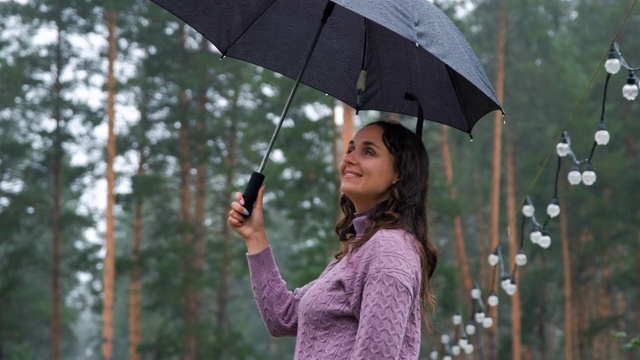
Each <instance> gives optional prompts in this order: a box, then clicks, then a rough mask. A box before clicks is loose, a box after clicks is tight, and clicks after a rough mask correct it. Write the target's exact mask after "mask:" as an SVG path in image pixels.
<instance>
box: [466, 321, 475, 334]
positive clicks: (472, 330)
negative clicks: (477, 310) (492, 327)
mask: <svg viewBox="0 0 640 360" xmlns="http://www.w3.org/2000/svg"><path fill="white" fill-rule="evenodd" d="M464 330H465V332H466V333H467V334H469V335H473V334H475V333H476V327H475V325H473V324H467V326H465V328H464Z"/></svg>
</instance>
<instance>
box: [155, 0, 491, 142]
mask: <svg viewBox="0 0 640 360" xmlns="http://www.w3.org/2000/svg"><path fill="white" fill-rule="evenodd" d="M153 2H155V3H157V4H158V5H160V6H161V7H163V8H165V9H166V10H168V11H170V12H171V13H173V14H174V15H176V16H177V17H178V18H180V19H182V20H183V21H185V22H186V23H187V24H188V25H190V26H191V27H193V28H194V29H195V30H196V31H198V32H199V33H201V34H202V35H203V36H205V37H206V38H207V39H208V40H209V41H211V42H212V43H213V44H214V45H215V46H216V48H217V49H218V50H219V51H220V52H221V53H222V54H223V55H224V56H230V57H233V58H237V59H241V60H245V61H248V62H251V63H254V64H256V65H259V66H262V67H264V68H267V69H270V70H272V71H275V72H278V73H281V74H283V75H285V76H287V77H290V78H293V79H295V78H296V76H297V75H298V74H299V71H300V69H301V68H302V66H303V64H304V61H305V58H306V56H307V55H308V54H309V44H310V43H311V41H312V39H313V38H314V34H315V33H316V31H317V25H318V24H319V22H320V20H321V19H322V17H323V11H324V9H325V6H326V5H327V1H326V0H287V1H277V0H216V1H204V0H181V1H175V0H153ZM333 2H334V3H335V4H337V5H338V6H336V7H335V9H334V10H333V12H332V14H331V15H330V17H329V18H328V20H327V21H326V25H325V26H324V29H323V30H322V34H321V35H320V37H319V39H318V42H317V44H316V45H315V48H314V49H313V50H312V52H311V54H310V58H309V62H308V66H307V68H306V70H305V72H304V74H303V75H302V78H301V82H302V83H304V84H306V85H309V86H311V87H313V88H316V89H318V90H320V91H322V92H324V93H327V94H329V95H331V96H333V97H335V98H337V99H340V100H341V101H343V102H345V103H347V104H349V105H351V106H352V107H354V108H356V109H357V110H381V111H387V112H395V113H400V114H406V115H411V116H418V115H419V113H418V106H417V104H416V100H417V102H418V103H419V104H420V105H421V106H422V109H423V113H424V117H425V118H426V119H427V120H431V121H436V122H439V123H442V124H446V125H450V126H452V127H454V128H456V129H459V130H462V131H464V132H466V133H471V130H472V128H473V126H474V125H475V123H476V122H477V121H478V120H479V119H480V118H481V117H483V116H484V115H486V114H487V113H488V112H490V111H493V110H502V107H501V105H500V103H499V101H498V99H497V97H496V95H495V92H494V90H493V88H492V86H491V84H490V82H489V80H488V79H487V76H486V74H485V72H484V69H483V67H482V65H481V64H480V61H479V60H478V58H477V56H476V55H475V53H474V52H473V50H472V49H471V47H470V46H469V44H468V42H467V41H466V39H465V37H464V36H463V35H462V33H461V32H460V31H459V29H458V28H457V27H456V26H455V24H453V22H452V21H451V20H450V19H449V17H447V15H446V14H444V13H443V12H442V11H441V10H440V9H439V8H438V7H436V6H435V5H433V4H432V3H430V2H429V1H427V0H394V1H384V0H377V1H376V0H334V1H333ZM363 71H364V72H366V77H364V76H363V75H364V73H363ZM361 74H363V75H361ZM358 85H360V86H358ZM407 93H409V94H412V96H410V98H411V99H409V98H407V96H406V94H407Z"/></svg>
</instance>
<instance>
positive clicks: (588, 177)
mask: <svg viewBox="0 0 640 360" xmlns="http://www.w3.org/2000/svg"><path fill="white" fill-rule="evenodd" d="M582 182H583V183H584V184H585V185H587V186H591V185H593V183H595V182H596V172H595V171H594V169H593V165H591V163H588V164H587V168H586V169H585V170H584V172H583V173H582Z"/></svg>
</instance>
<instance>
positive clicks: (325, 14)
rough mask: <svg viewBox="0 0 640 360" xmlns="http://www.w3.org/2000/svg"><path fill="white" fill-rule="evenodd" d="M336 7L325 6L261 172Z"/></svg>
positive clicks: (262, 164) (330, 4) (331, 3)
mask: <svg viewBox="0 0 640 360" xmlns="http://www.w3.org/2000/svg"><path fill="white" fill-rule="evenodd" d="M334 7H335V3H334V2H332V1H330V0H329V1H327V5H326V6H325V8H324V12H323V15H322V19H320V25H319V26H318V29H317V30H316V33H315V35H314V37H313V40H312V41H311V45H310V46H309V51H307V55H306V56H305V59H304V62H303V64H302V68H300V72H299V73H298V77H297V78H296V81H295V83H294V84H293V88H292V89H291V92H290V93H289V97H288V98H287V102H286V103H285V105H284V109H283V110H282V115H280V120H279V121H278V125H276V128H275V130H274V131H273V135H271V140H270V141H269V145H267V150H266V152H265V154H264V156H263V158H262V162H261V163H260V168H259V170H258V172H259V173H262V171H263V170H264V167H265V165H266V164H267V160H268V159H269V154H271V150H273V146H274V144H275V142H276V138H277V137H278V134H279V133H280V129H281V128H282V123H283V122H284V119H285V118H286V116H287V112H289V107H290V106H291V102H292V100H293V96H294V95H295V93H296V90H297V89H298V85H300V81H301V80H302V75H303V74H304V72H305V70H306V69H307V65H309V60H310V59H311V55H313V51H314V49H315V47H316V44H317V43H318V39H319V38H320V34H321V33H322V29H323V28H324V25H325V24H326V23H327V19H328V18H329V16H331V13H332V12H333V9H334Z"/></svg>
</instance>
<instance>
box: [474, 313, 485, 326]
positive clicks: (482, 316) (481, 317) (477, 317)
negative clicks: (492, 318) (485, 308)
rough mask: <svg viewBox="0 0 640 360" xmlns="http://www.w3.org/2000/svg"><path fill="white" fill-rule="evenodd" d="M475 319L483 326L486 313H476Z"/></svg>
mask: <svg viewBox="0 0 640 360" xmlns="http://www.w3.org/2000/svg"><path fill="white" fill-rule="evenodd" d="M474 319H475V320H476V322H477V323H478V324H482V320H484V312H482V311H478V312H476V314H475V316H474Z"/></svg>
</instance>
